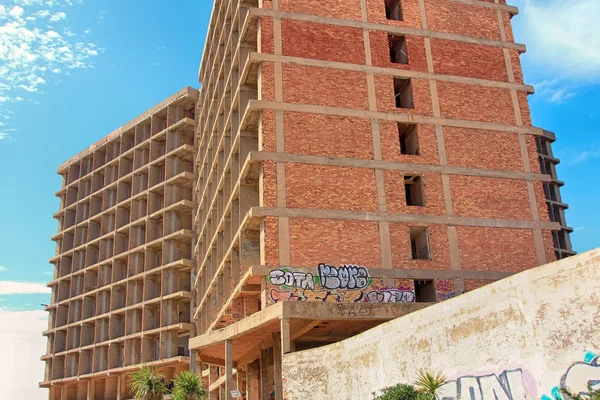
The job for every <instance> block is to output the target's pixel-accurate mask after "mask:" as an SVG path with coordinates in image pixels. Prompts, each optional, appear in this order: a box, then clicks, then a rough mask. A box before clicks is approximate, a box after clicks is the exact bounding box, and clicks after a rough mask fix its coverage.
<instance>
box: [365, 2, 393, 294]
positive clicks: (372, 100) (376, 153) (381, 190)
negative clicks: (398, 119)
mask: <svg viewBox="0 0 600 400" xmlns="http://www.w3.org/2000/svg"><path fill="white" fill-rule="evenodd" d="M360 10H361V20H362V21H363V22H367V21H368V15H367V2H366V0H361V1H360ZM363 43H364V46H365V61H366V64H367V65H369V66H370V65H373V61H372V56H371V39H370V37H369V31H368V30H367V29H363ZM367 90H368V96H369V111H377V91H376V88H375V76H374V74H373V73H372V72H367ZM371 136H372V142H373V159H374V160H378V161H381V160H382V152H381V136H380V132H379V120H378V119H376V118H373V119H371ZM375 185H376V190H377V204H378V209H379V212H381V213H385V212H387V201H386V197H385V180H384V172H383V170H381V169H375ZM379 240H380V247H381V265H382V267H383V268H387V269H392V268H393V265H392V244H391V239H390V225H389V223H388V222H379ZM383 284H384V286H388V287H394V279H393V278H384V279H383Z"/></svg>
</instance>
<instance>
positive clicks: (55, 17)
mask: <svg viewBox="0 0 600 400" xmlns="http://www.w3.org/2000/svg"><path fill="white" fill-rule="evenodd" d="M65 18H67V14H65V13H64V12H62V11H61V12H57V13H56V14H54V15H52V16H51V17H50V22H58V21H60V20H63V19H65Z"/></svg>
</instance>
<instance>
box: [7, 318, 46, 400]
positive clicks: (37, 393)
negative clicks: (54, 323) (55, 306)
mask: <svg viewBox="0 0 600 400" xmlns="http://www.w3.org/2000/svg"><path fill="white" fill-rule="evenodd" d="M0 326H1V327H2V329H0V353H1V354H2V356H3V358H4V359H6V360H11V362H10V363H6V362H4V363H0V374H1V376H2V378H3V382H10V384H3V385H0V398H1V399H29V400H45V399H48V390H47V389H40V388H39V387H38V385H37V382H38V381H40V380H41V379H42V377H43V376H44V364H43V363H42V362H40V355H42V354H44V353H45V352H46V338H44V337H43V336H42V335H41V333H42V332H43V331H44V330H46V329H48V315H47V313H46V312H44V311H41V310H37V311H18V312H15V311H6V310H1V309H0ZM24 371H26V373H24Z"/></svg>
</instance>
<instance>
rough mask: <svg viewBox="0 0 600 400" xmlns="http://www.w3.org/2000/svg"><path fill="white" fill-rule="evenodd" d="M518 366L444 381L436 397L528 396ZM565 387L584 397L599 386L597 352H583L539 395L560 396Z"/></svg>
mask: <svg viewBox="0 0 600 400" xmlns="http://www.w3.org/2000/svg"><path fill="white" fill-rule="evenodd" d="M526 386H527V385H526V383H525V380H524V376H523V371H522V370H521V369H514V370H506V371H503V372H502V373H501V374H499V375H496V374H489V375H480V376H473V375H466V376H461V377H460V378H458V379H456V380H453V381H449V382H447V383H446V384H445V385H444V386H442V387H441V388H440V389H439V391H438V399H439V400H458V399H460V400H521V399H525V398H531V396H528V395H527V394H528V393H529V392H530V390H527V388H529V389H531V387H526ZM563 389H567V390H568V391H569V392H570V393H572V394H574V395H583V396H584V397H586V395H587V393H588V392H589V390H590V389H591V390H600V354H597V353H593V352H587V353H586V355H585V357H584V360H583V362H576V363H574V364H572V365H571V366H570V367H569V368H567V371H566V372H565V374H564V375H563V376H562V378H561V379H560V383H559V385H558V386H556V387H554V388H553V389H552V390H551V395H543V396H542V397H541V399H542V400H563V399H565V400H566V399H568V396H565V395H563V393H562V391H563Z"/></svg>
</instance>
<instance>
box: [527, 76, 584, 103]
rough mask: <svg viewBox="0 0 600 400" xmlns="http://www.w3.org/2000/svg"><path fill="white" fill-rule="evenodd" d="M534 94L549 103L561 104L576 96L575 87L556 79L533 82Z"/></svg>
mask: <svg viewBox="0 0 600 400" xmlns="http://www.w3.org/2000/svg"><path fill="white" fill-rule="evenodd" d="M532 84H533V86H535V92H536V94H538V95H540V96H542V97H543V98H544V99H546V100H547V101H549V102H550V103H555V104H562V103H564V102H565V101H567V100H569V99H570V98H571V97H573V96H575V95H576V94H577V90H576V87H575V86H574V85H571V84H565V83H564V82H561V81H560V80H558V79H545V80H543V81H540V82H533V83H532Z"/></svg>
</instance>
